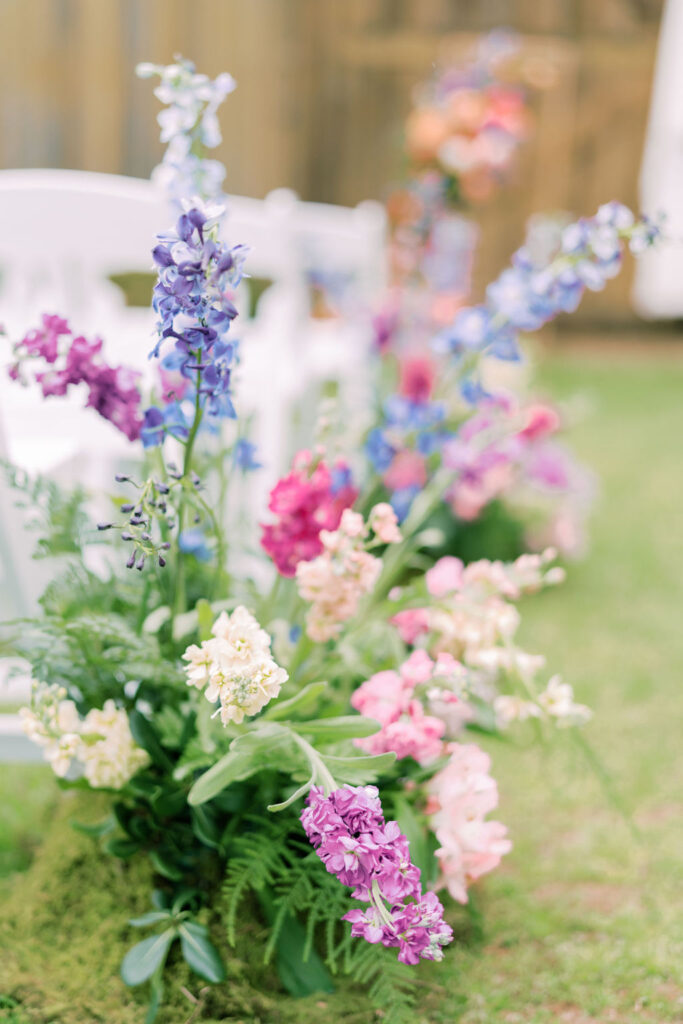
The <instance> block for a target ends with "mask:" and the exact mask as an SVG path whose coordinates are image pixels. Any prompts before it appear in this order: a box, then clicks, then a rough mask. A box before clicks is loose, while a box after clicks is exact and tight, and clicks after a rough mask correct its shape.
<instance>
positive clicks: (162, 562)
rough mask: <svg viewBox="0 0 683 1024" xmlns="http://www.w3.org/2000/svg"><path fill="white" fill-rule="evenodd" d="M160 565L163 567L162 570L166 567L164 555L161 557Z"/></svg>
mask: <svg viewBox="0 0 683 1024" xmlns="http://www.w3.org/2000/svg"><path fill="white" fill-rule="evenodd" d="M159 565H160V566H161V568H162V569H163V568H164V566H165V565H166V559H165V558H164V556H163V555H159Z"/></svg>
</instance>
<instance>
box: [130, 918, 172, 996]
mask: <svg viewBox="0 0 683 1024" xmlns="http://www.w3.org/2000/svg"><path fill="white" fill-rule="evenodd" d="M176 935H177V932H176V930H175V929H174V928H167V929H166V931H165V932H161V934H160V935H150V937H149V938H148V939H143V940H142V942H138V944H137V945H136V946H133V948H132V949H129V950H128V952H127V953H126V955H125V956H124V958H123V963H122V964H121V977H122V978H123V980H124V982H125V984H126V985H130V986H131V987H132V986H134V985H141V984H142V983H143V981H147V980H148V979H149V978H151V977H152V975H153V974H154V972H155V971H156V970H158V969H159V968H160V967H161V965H162V964H163V963H164V961H165V960H166V957H167V956H168V951H169V948H170V945H171V943H172V942H173V940H174V939H175V937H176Z"/></svg>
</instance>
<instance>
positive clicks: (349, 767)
mask: <svg viewBox="0 0 683 1024" xmlns="http://www.w3.org/2000/svg"><path fill="white" fill-rule="evenodd" d="M320 756H321V758H322V759H323V761H324V762H325V764H326V765H327V767H328V768H329V770H330V772H331V773H332V775H333V776H334V778H335V779H336V781H337V782H351V783H353V784H355V785H363V784H364V783H366V782H372V781H373V780H374V779H376V778H377V776H378V775H382V774H383V773H384V772H386V771H388V770H389V769H390V768H391V767H392V765H393V764H394V761H395V760H396V754H394V753H393V752H391V753H387V754H367V755H363V756H361V755H359V756H358V757H334V756H332V755H331V754H321V755H320Z"/></svg>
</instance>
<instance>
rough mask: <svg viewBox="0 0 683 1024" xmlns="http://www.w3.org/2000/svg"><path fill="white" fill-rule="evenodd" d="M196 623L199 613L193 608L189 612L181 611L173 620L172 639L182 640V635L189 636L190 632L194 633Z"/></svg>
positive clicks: (197, 622)
mask: <svg viewBox="0 0 683 1024" xmlns="http://www.w3.org/2000/svg"><path fill="white" fill-rule="evenodd" d="M198 625H199V615H198V614H197V612H196V611H195V609H194V608H193V609H191V610H190V611H189V612H183V614H182V615H176V617H175V619H174V620H173V639H174V640H182V639H183V637H185V636H189V635H190V633H196V632H197V626H198Z"/></svg>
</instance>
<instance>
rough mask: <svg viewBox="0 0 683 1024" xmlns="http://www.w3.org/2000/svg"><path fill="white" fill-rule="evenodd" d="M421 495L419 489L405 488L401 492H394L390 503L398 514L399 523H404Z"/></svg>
mask: <svg viewBox="0 0 683 1024" xmlns="http://www.w3.org/2000/svg"><path fill="white" fill-rule="evenodd" d="M419 493H420V488H419V487H403V488H402V489H401V490H400V491H394V493H393V494H392V495H391V498H390V499H389V503H390V504H391V507H392V508H393V510H394V512H395V513H396V518H397V519H398V521H399V523H402V522H403V520H404V519H405V518H406V516H407V515H408V513H409V512H410V509H411V506H412V504H413V502H414V501H415V498H416V497H417V496H418V494H419Z"/></svg>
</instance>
